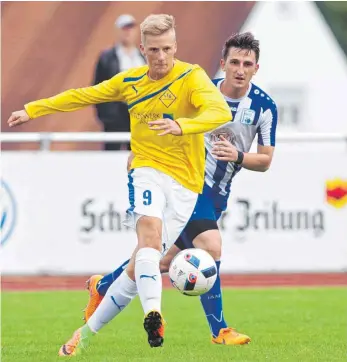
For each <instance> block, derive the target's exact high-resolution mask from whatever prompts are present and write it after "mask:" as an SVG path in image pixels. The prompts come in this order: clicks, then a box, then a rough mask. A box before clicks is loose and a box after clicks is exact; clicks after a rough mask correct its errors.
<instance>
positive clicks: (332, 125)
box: [216, 1, 347, 132]
mask: <svg viewBox="0 0 347 362" xmlns="http://www.w3.org/2000/svg"><path fill="white" fill-rule="evenodd" d="M269 19H270V20H269ZM241 31H242V32H243V31H251V32H253V33H254V35H255V37H256V38H257V39H259V40H260V48H261V49H260V61H259V64H260V68H259V71H258V73H257V75H256V76H255V77H254V83H256V84H257V85H258V86H259V87H261V88H262V89H264V91H266V92H267V93H269V94H270V96H271V97H272V98H273V99H274V100H275V101H276V103H277V105H278V108H279V130H280V131H286V130H288V131H294V132H296V131H305V132H346V131H347V122H346V116H345V112H344V104H345V102H346V94H347V60H346V56H345V54H344V53H343V51H342V49H341V47H340V46H339V44H338V42H337V40H336V39H335V37H334V35H333V33H332V32H331V29H330V28H329V26H328V24H327V23H326V22H325V20H324V18H323V16H322V14H321V13H320V11H319V9H318V8H317V6H316V5H315V4H314V2H310V1H304V2H302V1H301V2H300V1H299V2H287V1H286V2H282V1H279V2H277V1H273V2H267V1H265V2H258V3H256V5H255V6H254V8H253V10H252V11H251V13H250V15H249V17H248V19H247V20H246V22H245V23H244V25H243V27H242V29H241ZM223 76H224V74H223V72H222V71H219V72H218V73H217V75H216V77H223Z"/></svg>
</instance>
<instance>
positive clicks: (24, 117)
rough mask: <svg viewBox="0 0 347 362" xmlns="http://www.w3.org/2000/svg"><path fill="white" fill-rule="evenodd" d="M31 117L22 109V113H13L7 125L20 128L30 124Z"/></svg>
mask: <svg viewBox="0 0 347 362" xmlns="http://www.w3.org/2000/svg"><path fill="white" fill-rule="evenodd" d="M29 119H30V117H29V116H28V113H27V112H26V111H25V110H24V109H22V110H21V111H16V112H13V113H12V114H11V116H10V118H9V119H8V121H7V123H8V124H9V126H10V127H14V126H19V125H20V124H23V123H26V122H28V121H29Z"/></svg>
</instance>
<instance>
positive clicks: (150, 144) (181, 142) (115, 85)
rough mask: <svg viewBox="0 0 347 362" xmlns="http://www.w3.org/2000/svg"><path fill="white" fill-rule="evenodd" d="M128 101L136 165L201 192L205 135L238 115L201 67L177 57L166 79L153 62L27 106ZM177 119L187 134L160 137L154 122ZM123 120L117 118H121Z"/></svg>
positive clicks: (40, 108) (53, 108) (62, 107)
mask: <svg viewBox="0 0 347 362" xmlns="http://www.w3.org/2000/svg"><path fill="white" fill-rule="evenodd" d="M113 101H123V102H126V103H127V104H128V109H129V113H130V122H131V125H130V128H131V149H132V151H133V153H134V155H135V158H134V160H133V161H132V168H138V167H152V168H154V169H157V170H159V171H161V172H163V173H165V174H167V175H169V176H171V177H172V178H174V179H175V180H176V181H177V182H179V183H180V184H181V185H183V186H184V187H186V188H188V189H190V190H192V191H194V192H198V193H201V191H202V188H203V184H204V173H205V146H204V133H205V132H207V131H210V130H213V129H215V128H217V127H219V126H221V125H223V124H224V123H226V122H228V121H230V120H231V119H232V115H231V112H230V109H229V107H228V105H227V103H226V101H225V100H224V98H223V96H222V95H221V93H220V92H219V90H218V89H217V88H216V87H215V86H214V85H213V83H212V81H211V80H210V79H209V78H208V76H207V74H206V73H205V72H204V70H203V69H202V68H200V67H199V66H198V65H192V64H189V63H184V62H181V61H179V60H176V61H175V65H174V67H173V69H172V70H171V71H170V72H169V73H168V74H167V75H166V76H165V77H163V78H162V79H159V80H152V79H150V78H149V77H148V66H147V65H145V66H141V67H137V68H132V69H130V70H128V71H125V72H122V73H119V74H117V75H116V76H114V77H113V78H111V79H109V80H106V81H104V82H102V83H100V84H97V85H95V86H92V87H86V88H79V89H70V90H67V91H65V92H63V93H60V94H58V95H56V96H53V97H51V98H47V99H41V100H38V101H34V102H31V103H28V104H26V105H25V110H26V111H27V113H28V115H29V117H30V118H36V117H40V116H44V115H47V114H51V113H55V112H70V111H76V110H78V109H81V108H83V107H85V106H87V105H91V104H97V103H104V102H113ZM161 118H170V119H173V120H175V121H176V122H177V123H178V124H179V125H180V127H181V129H182V136H173V135H165V136H158V133H160V131H156V130H153V129H150V128H149V127H148V122H150V121H155V120H158V119H161ZM116 121H117V120H115V122H116Z"/></svg>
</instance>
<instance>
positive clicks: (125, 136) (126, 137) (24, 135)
mask: <svg viewBox="0 0 347 362" xmlns="http://www.w3.org/2000/svg"><path fill="white" fill-rule="evenodd" d="M276 140H277V142H346V143H347V134H343V133H300V132H298V133H281V132H279V133H277V136H276ZM127 141H130V133H128V132H109V133H107V132H106V133H105V132H2V133H0V142H1V143H18V142H30V143H40V149H41V150H42V151H49V150H50V147H51V143H52V142H127Z"/></svg>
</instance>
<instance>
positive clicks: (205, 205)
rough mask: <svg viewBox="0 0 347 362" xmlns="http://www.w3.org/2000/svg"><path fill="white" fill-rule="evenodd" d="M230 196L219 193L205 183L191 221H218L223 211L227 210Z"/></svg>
mask: <svg viewBox="0 0 347 362" xmlns="http://www.w3.org/2000/svg"><path fill="white" fill-rule="evenodd" d="M227 204H228V196H222V195H220V194H217V193H216V192H215V191H213V190H212V188H211V187H210V186H208V185H206V184H204V189H203V191H202V194H200V195H199V196H198V199H197V201H196V204H195V208H194V211H193V214H192V216H191V217H190V219H189V221H193V220H213V221H218V219H219V218H220V216H221V215H222V212H223V211H225V210H226V208H227Z"/></svg>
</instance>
